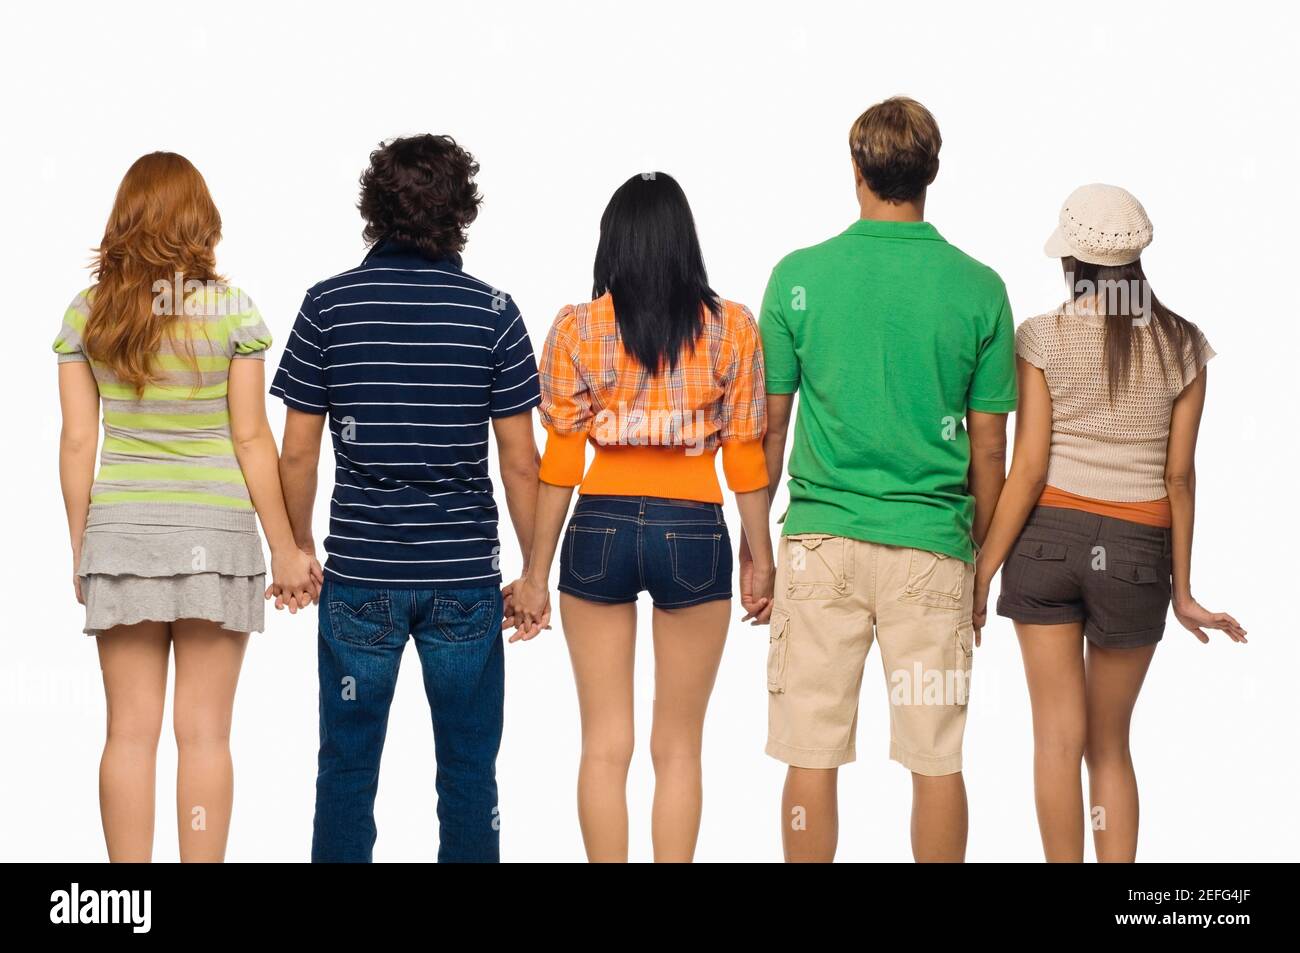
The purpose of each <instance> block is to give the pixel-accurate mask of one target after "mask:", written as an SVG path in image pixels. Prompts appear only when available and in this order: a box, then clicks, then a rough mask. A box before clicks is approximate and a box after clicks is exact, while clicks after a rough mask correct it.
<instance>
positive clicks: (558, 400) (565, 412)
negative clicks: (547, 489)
mask: <svg viewBox="0 0 1300 953" xmlns="http://www.w3.org/2000/svg"><path fill="white" fill-rule="evenodd" d="M576 324H577V313H576V312H575V311H574V309H573V308H572V307H566V308H564V309H563V310H562V311H561V312H560V313H559V315H558V316H557V317H556V318H555V323H554V324H552V325H551V331H550V333H549V334H548V335H547V336H546V344H545V346H544V347H543V348H542V367H541V372H540V373H541V391H542V403H541V410H540V416H541V418H542V424H543V425H544V426H545V427H546V451H545V453H543V454H542V466H541V472H540V473H539V477H540V478H541V480H542V482H543V483H549V484H551V485H553V486H577V485H578V484H579V483H581V482H582V475H583V470H584V468H585V467H586V462H587V431H588V430H589V429H590V427H591V421H592V416H593V412H592V407H591V394H590V391H589V390H588V389H587V383H586V380H585V378H584V377H583V376H582V373H581V372H580V370H579V366H578V333H577V327H576Z"/></svg>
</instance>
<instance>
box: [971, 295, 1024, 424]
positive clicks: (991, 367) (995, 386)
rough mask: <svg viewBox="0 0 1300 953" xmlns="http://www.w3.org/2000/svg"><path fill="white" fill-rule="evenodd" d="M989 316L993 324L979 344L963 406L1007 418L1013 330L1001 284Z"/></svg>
mask: <svg viewBox="0 0 1300 953" xmlns="http://www.w3.org/2000/svg"><path fill="white" fill-rule="evenodd" d="M991 313H992V314H993V320H992V322H991V323H990V324H989V325H988V327H987V328H986V329H985V331H984V333H983V335H982V336H981V339H980V342H979V352H978V354H977V355H976V358H975V373H974V374H972V375H971V382H970V394H969V396H968V397H967V399H966V406H967V408H969V409H970V410H974V411H977V412H979V413H984V414H1007V413H1010V412H1011V411H1013V410H1015V409H1016V340H1015V338H1016V330H1015V324H1014V323H1013V322H1012V320H1011V302H1010V301H1008V300H1007V289H1006V288H1005V286H1003V285H1002V283H1001V281H999V282H998V299H997V301H996V303H995V305H994V306H993V308H992V309H991Z"/></svg>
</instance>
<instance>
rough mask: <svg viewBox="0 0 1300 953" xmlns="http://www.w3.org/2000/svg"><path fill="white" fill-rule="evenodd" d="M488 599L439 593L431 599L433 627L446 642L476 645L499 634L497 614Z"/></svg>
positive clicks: (499, 615) (499, 620)
mask: <svg viewBox="0 0 1300 953" xmlns="http://www.w3.org/2000/svg"><path fill="white" fill-rule="evenodd" d="M496 604H497V602H496V599H494V598H492V597H491V596H483V597H482V598H478V599H475V598H474V597H473V596H457V595H454V594H450V593H441V594H439V595H438V596H436V597H435V598H434V600H433V628H434V630H435V631H436V632H437V633H438V635H439V636H440V637H441V638H442V639H443V641H446V642H476V641H478V640H479V639H483V638H487V637H488V636H489V635H491V634H492V633H493V632H500V631H501V613H500V612H493V611H492V610H493V607H494V606H495V605H496Z"/></svg>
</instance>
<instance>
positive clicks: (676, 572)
mask: <svg viewBox="0 0 1300 953" xmlns="http://www.w3.org/2000/svg"><path fill="white" fill-rule="evenodd" d="M664 536H665V538H666V539H667V540H668V557H669V558H670V559H671V560H672V563H673V580H674V581H675V582H676V583H677V584H678V585H680V586H682V587H684V588H686V589H688V590H690V591H691V592H703V591H704V590H705V589H707V588H709V586H711V585H713V583H714V581H715V580H716V579H717V578H718V545H719V543H720V542H721V540H722V534H721V533H665V534H664Z"/></svg>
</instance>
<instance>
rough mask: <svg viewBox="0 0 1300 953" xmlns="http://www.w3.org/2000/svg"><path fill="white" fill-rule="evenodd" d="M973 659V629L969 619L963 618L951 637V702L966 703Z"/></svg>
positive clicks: (968, 697)
mask: <svg viewBox="0 0 1300 953" xmlns="http://www.w3.org/2000/svg"><path fill="white" fill-rule="evenodd" d="M974 661H975V629H974V628H973V627H972V626H971V623H970V620H968V619H967V620H963V621H962V622H961V623H960V624H959V625H958V626H957V634H956V637H955V638H954V639H953V660H952V672H953V679H952V682H953V686H952V703H953V704H954V705H962V706H964V705H966V703H967V702H969V701H970V676H971V669H972V666H973V663H974Z"/></svg>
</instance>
